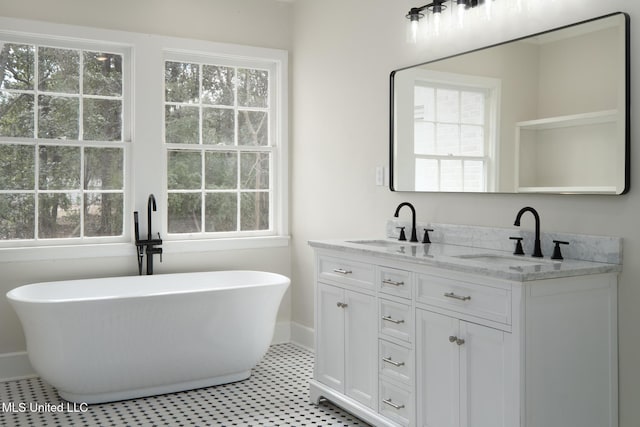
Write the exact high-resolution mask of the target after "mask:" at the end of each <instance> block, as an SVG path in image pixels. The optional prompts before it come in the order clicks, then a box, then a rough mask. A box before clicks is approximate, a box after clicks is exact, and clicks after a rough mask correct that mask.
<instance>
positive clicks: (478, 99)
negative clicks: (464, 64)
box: [413, 72, 499, 192]
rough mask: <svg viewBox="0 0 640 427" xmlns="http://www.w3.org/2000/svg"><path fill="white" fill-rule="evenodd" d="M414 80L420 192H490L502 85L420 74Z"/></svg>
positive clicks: (456, 75)
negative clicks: (494, 118) (499, 92)
mask: <svg viewBox="0 0 640 427" xmlns="http://www.w3.org/2000/svg"><path fill="white" fill-rule="evenodd" d="M421 74H423V75H422V76H418V77H417V78H416V80H415V82H414V135H413V137H414V144H413V146H414V153H413V154H414V156H415V188H416V190H417V191H470V192H482V191H487V186H488V185H493V182H494V181H495V179H496V177H495V168H494V167H493V165H494V164H495V160H494V159H495V154H496V150H495V147H496V146H497V140H496V134H497V133H496V130H495V126H494V123H493V122H494V121H492V120H491V117H495V116H496V115H497V111H495V110H496V109H497V103H496V102H492V100H493V99H497V96H496V92H497V90H498V88H499V81H498V80H492V79H478V78H477V77H474V76H465V75H458V74H452V73H438V74H434V73H427V72H425V73H421Z"/></svg>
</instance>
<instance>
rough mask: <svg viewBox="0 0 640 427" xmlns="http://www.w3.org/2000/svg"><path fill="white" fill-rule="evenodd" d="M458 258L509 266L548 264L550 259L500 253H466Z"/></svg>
mask: <svg viewBox="0 0 640 427" xmlns="http://www.w3.org/2000/svg"><path fill="white" fill-rule="evenodd" d="M456 258H460V259H467V260H470V261H477V262H481V263H484V264H489V265H501V266H507V267H527V266H533V265H541V264H546V263H548V262H549V261H548V260H544V259H541V258H537V259H536V258H522V257H520V256H509V255H498V254H466V255H457V256H456Z"/></svg>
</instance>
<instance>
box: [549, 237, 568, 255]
mask: <svg viewBox="0 0 640 427" xmlns="http://www.w3.org/2000/svg"><path fill="white" fill-rule="evenodd" d="M553 243H555V244H556V246H555V248H553V255H551V259H564V258H563V257H562V252H560V245H568V244H569V242H563V241H562V240H554V241H553Z"/></svg>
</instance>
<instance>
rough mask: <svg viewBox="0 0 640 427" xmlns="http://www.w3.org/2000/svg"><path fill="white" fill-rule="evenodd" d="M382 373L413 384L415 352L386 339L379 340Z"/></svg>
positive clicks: (379, 363) (379, 362)
mask: <svg viewBox="0 0 640 427" xmlns="http://www.w3.org/2000/svg"><path fill="white" fill-rule="evenodd" d="M378 342H379V345H378V348H379V351H378V354H379V356H380V357H379V361H378V365H379V366H380V374H382V375H384V376H386V377H388V378H392V379H394V380H397V381H400V382H402V383H404V384H407V385H411V383H412V380H413V352H412V351H411V349H408V348H405V347H402V346H399V345H397V344H394V343H391V342H389V341H385V340H379V341H378Z"/></svg>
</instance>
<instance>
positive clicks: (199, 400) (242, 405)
mask: <svg viewBox="0 0 640 427" xmlns="http://www.w3.org/2000/svg"><path fill="white" fill-rule="evenodd" d="M312 371H313V354H312V353H311V352H309V351H307V350H304V349H301V348H299V347H296V346H295V345H291V344H280V345H274V346H272V347H271V348H270V349H269V351H268V352H267V354H266V355H265V357H264V359H263V360H262V361H261V362H260V363H259V364H258V366H256V367H255V368H254V370H253V372H252V375H251V377H250V378H249V379H248V380H245V381H241V382H237V383H233V384H225V385H221V386H216V387H208V388H202V389H198V390H191V391H186V392H181V393H172V394H165V395H161V396H153V397H146V398H141V399H134V400H127V401H122V402H115V403H105V404H99V405H89V406H88V407H87V408H84V407H82V408H81V407H76V408H74V407H73V405H72V404H70V405H71V406H70V407H68V408H67V407H65V408H64V409H65V410H64V411H63V412H53V411H52V410H47V408H50V407H51V406H56V405H59V404H60V403H63V402H64V401H63V400H61V399H60V398H59V397H58V395H57V393H56V391H55V389H54V388H53V387H51V386H50V385H48V384H47V383H45V382H44V381H42V380H40V379H39V378H33V379H26V380H19V381H9V382H5V383H0V426H8V427H9V426H10V427H21V426H37V427H41V426H46V427H48V426H61V427H67V426H101V427H103V426H116V427H121V426H131V427H134V426H171V427H180V426H225V427H226V426H296V427H297V426H322V427H325V426H363V427H366V426H367V424H366V423H364V422H363V421H361V420H359V419H357V418H355V417H353V416H352V415H350V414H348V413H346V412H344V411H342V410H341V409H340V408H338V407H336V406H333V405H331V404H330V403H328V402H323V403H322V404H321V405H319V406H316V405H312V404H310V403H309V399H308V392H309V387H308V384H307V380H308V379H310V378H311V375H312ZM11 403H13V406H11V405H10V404H11ZM20 403H23V404H24V405H23V407H22V408H23V409H25V408H26V410H25V411H21V410H20ZM31 404H33V405H36V404H41V406H40V408H39V409H38V408H37V407H36V406H32V408H33V409H36V410H35V411H31V410H29V408H30V405H31ZM45 404H49V407H43V406H44V405H45ZM74 410H75V411H76V412H73V411H74Z"/></svg>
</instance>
